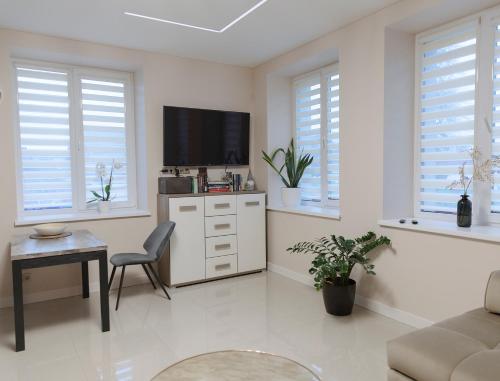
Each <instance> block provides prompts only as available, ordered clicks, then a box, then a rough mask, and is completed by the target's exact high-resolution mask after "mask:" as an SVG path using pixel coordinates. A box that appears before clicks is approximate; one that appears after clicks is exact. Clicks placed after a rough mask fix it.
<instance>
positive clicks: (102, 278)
mask: <svg viewBox="0 0 500 381" xmlns="http://www.w3.org/2000/svg"><path fill="white" fill-rule="evenodd" d="M99 293H100V295H101V325H102V331H103V332H107V331H109V296H108V256H107V252H106V251H104V252H103V253H102V255H101V256H99Z"/></svg>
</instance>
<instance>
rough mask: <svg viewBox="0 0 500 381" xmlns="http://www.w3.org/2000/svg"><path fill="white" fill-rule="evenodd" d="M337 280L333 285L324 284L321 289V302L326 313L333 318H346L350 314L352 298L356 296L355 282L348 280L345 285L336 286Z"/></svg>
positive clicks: (352, 304) (352, 303)
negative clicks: (323, 303) (333, 316)
mask: <svg viewBox="0 0 500 381" xmlns="http://www.w3.org/2000/svg"><path fill="white" fill-rule="evenodd" d="M338 283H339V282H338V279H337V281H336V282H333V283H325V286H324V287H323V301H324V302H325V308H326V312H328V313H329V314H331V315H335V316H346V315H350V314H351V313H352V307H353V306H354V297H355V296H356V282H355V281H354V280H352V279H349V283H348V284H346V285H341V284H338Z"/></svg>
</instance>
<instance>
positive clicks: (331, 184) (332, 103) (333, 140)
mask: <svg viewBox="0 0 500 381" xmlns="http://www.w3.org/2000/svg"><path fill="white" fill-rule="evenodd" d="M326 82H327V86H328V88H327V92H328V98H327V107H328V111H327V112H328V114H327V118H328V120H327V123H328V125H327V126H328V129H327V148H328V155H327V160H328V163H327V165H328V177H327V179H328V185H327V189H328V199H329V200H338V199H339V193H340V192H339V176H340V172H339V171H340V167H339V165H340V162H339V160H340V156H339V154H340V151H339V150H340V146H339V131H340V130H339V126H340V125H339V123H340V119H339V112H340V76H339V73H338V69H337V67H335V69H334V70H332V71H331V72H329V73H328V74H327V75H326Z"/></svg>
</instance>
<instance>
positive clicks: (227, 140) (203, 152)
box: [163, 106, 250, 167]
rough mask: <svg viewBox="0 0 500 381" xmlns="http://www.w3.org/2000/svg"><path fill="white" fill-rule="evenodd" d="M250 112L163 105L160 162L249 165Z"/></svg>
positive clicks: (168, 163)
mask: <svg viewBox="0 0 500 381" xmlns="http://www.w3.org/2000/svg"><path fill="white" fill-rule="evenodd" d="M249 145H250V114H249V113H246V112H234V111H219V110H204V109H195V108H187V107H172V106H164V107H163V165H164V166H166V167H168V166H226V165H248V164H249Z"/></svg>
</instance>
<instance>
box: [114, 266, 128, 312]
mask: <svg viewBox="0 0 500 381" xmlns="http://www.w3.org/2000/svg"><path fill="white" fill-rule="evenodd" d="M125 267H127V266H123V267H122V275H121V276H120V288H119V289H118V297H117V298H116V308H115V311H118V304H120V295H121V293H122V286H123V276H124V275H125Z"/></svg>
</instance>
